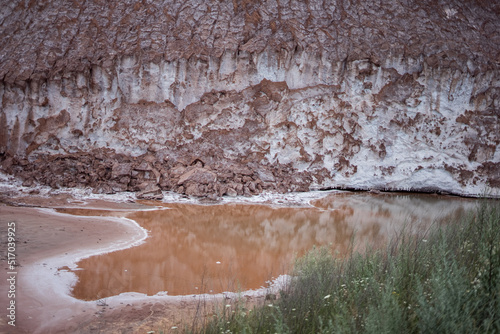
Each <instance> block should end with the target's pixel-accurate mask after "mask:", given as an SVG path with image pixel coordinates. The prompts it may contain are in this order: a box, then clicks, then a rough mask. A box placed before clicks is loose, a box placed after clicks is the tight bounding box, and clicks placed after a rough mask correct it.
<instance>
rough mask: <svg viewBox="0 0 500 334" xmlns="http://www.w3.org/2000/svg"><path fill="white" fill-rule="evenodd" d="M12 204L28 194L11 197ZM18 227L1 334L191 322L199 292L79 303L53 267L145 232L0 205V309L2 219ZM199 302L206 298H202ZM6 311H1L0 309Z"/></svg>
mask: <svg viewBox="0 0 500 334" xmlns="http://www.w3.org/2000/svg"><path fill="white" fill-rule="evenodd" d="M9 202H10V203H23V205H26V200H22V199H19V198H18V199H11V200H9ZM29 202H30V203H29V205H39V204H41V203H49V204H50V205H51V206H52V207H65V206H71V207H75V206H78V205H81V206H84V207H93V208H108V209H109V208H111V209H114V210H126V209H127V208H128V209H137V208H139V207H141V206H140V205H138V204H129V203H104V202H93V203H79V204H78V203H71V205H68V204H69V203H68V202H67V200H66V199H64V200H62V199H59V200H54V199H51V200H50V201H47V199H46V198H45V199H36V198H30V199H29ZM8 222H15V225H16V260H17V262H18V264H19V266H18V267H17V268H16V269H17V270H16V272H17V275H16V280H17V281H16V291H15V294H16V296H15V302H16V314H15V315H16V321H15V324H16V326H15V327H12V326H10V325H8V324H7V320H8V319H7V317H6V314H4V315H2V317H0V319H1V320H0V332H1V333H72V332H78V333H136V332H147V331H150V330H156V331H158V330H164V331H166V332H168V330H169V329H171V327H172V326H180V324H181V323H183V322H186V321H190V320H188V319H190V318H191V317H192V316H193V314H195V313H196V311H197V309H198V307H199V306H200V301H202V300H201V299H200V297H198V298H197V297H192V296H190V297H185V298H175V299H172V298H170V299H165V298H160V297H157V298H155V297H147V298H145V296H144V295H142V294H123V295H120V296H116V297H112V298H109V299H106V300H101V301H97V302H96V301H81V300H77V299H75V298H73V297H71V296H69V289H70V286H71V284H74V279H75V277H74V275H72V274H68V273H67V272H66V271H64V270H62V271H61V270H59V271H58V270H57V268H60V267H64V266H65V265H69V264H71V263H74V262H75V260H76V259H79V258H82V257H85V256H88V255H90V254H96V253H100V252H106V251H110V250H111V249H114V248H117V247H118V248H119V247H122V248H123V247H124V245H125V244H127V245H128V244H131V243H134V242H136V243H137V242H140V240H141V239H142V238H143V237H144V231H143V230H142V229H141V228H140V227H139V226H137V225H136V224H135V223H133V222H131V221H127V220H122V219H119V218H113V217H109V218H108V217H105V218H104V217H77V216H70V215H65V214H58V213H56V212H54V211H52V210H50V209H42V208H34V207H24V206H19V207H14V206H7V205H5V204H0V236H1V238H2V239H1V240H2V242H1V244H0V245H1V246H0V247H1V249H0V252H1V254H2V257H1V264H2V271H1V273H2V274H1V280H0V294H1V295H2V298H1V300H2V302H1V305H0V307H1V309H2V310H6V308H7V306H8V302H9V300H7V298H4V297H3V296H7V292H8V289H9V288H8V284H7V277H6V276H7V272H8V266H7V259H6V254H7V249H6V248H7V245H6V240H7V223H8ZM203 301H204V300H203ZM2 313H6V311H2Z"/></svg>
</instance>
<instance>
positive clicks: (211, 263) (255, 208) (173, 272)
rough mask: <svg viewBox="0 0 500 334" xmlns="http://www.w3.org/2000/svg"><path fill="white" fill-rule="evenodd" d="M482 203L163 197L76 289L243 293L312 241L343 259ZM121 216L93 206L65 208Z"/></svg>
mask: <svg viewBox="0 0 500 334" xmlns="http://www.w3.org/2000/svg"><path fill="white" fill-rule="evenodd" d="M477 202H478V201H477V200H471V199H463V198H456V197H443V196H436V195H415V194H412V195H410V194H379V195H374V194H369V193H334V194H330V195H328V196H326V197H324V198H322V199H319V200H315V201H312V202H311V205H312V206H310V207H301V208H296V207H295V208H290V207H271V206H265V205H246V204H224V205H207V206H206V205H192V204H165V206H166V208H164V209H161V210H153V211H139V212H132V213H129V214H127V215H126V216H127V217H128V218H130V219H133V220H135V221H137V222H138V223H139V224H140V225H141V226H143V227H144V228H145V229H147V230H149V231H150V237H149V238H148V239H147V240H146V242H145V243H144V244H142V245H139V246H137V247H133V248H129V249H125V250H121V251H116V252H113V253H108V254H104V255H99V256H93V257H90V258H87V259H84V260H82V261H80V262H79V263H78V266H79V268H81V269H82V270H76V271H75V274H76V275H77V276H78V283H77V284H76V285H75V286H74V288H73V295H74V296H75V297H76V298H79V299H84V300H97V299H100V298H105V297H108V296H113V295H117V294H120V293H123V292H140V293H145V294H148V295H154V294H156V293H158V292H162V291H167V292H168V294H169V295H187V294H199V293H219V292H223V291H245V290H248V289H256V288H259V287H261V286H266V281H269V280H272V279H273V278H276V277H278V276H279V275H281V274H285V273H287V272H288V270H289V269H290V267H291V264H292V263H293V260H294V259H295V258H296V257H297V256H300V255H302V254H304V252H306V251H307V250H309V249H311V248H312V247H313V246H321V245H330V246H331V247H332V249H333V250H334V251H335V252H336V253H337V254H338V256H342V255H343V254H345V253H346V252H347V251H348V250H349V249H350V246H351V245H352V240H354V244H355V245H356V249H358V250H361V249H364V248H366V247H384V245H386V243H387V240H388V239H389V238H390V237H392V236H394V235H395V233H396V232H398V231H401V229H403V227H404V228H405V229H406V230H410V231H412V232H425V230H426V229H427V228H428V226H429V225H430V224H431V223H432V222H437V221H441V220H445V221H449V222H453V221H456V219H457V217H459V216H460V215H462V214H463V213H464V211H465V210H468V209H472V208H474V207H475V205H477ZM63 211H64V212H66V213H72V214H80V215H81V214H84V215H104V214H105V215H113V213H111V212H106V211H101V212H97V211H95V210H71V209H66V210H63Z"/></svg>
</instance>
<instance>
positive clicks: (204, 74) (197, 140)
mask: <svg viewBox="0 0 500 334" xmlns="http://www.w3.org/2000/svg"><path fill="white" fill-rule="evenodd" d="M0 22H1V23H0V24H1V25H0V41H1V42H2V45H3V47H2V50H0V59H1V61H0V78H1V81H0V105H1V110H0V160H1V161H2V165H1V166H2V170H3V171H6V172H9V173H15V174H16V175H19V176H20V177H22V178H23V179H24V180H25V184H27V185H29V184H33V183H36V182H41V183H44V184H49V185H51V186H53V187H57V186H70V187H71V186H91V187H93V188H94V189H96V191H98V192H115V191H124V190H129V191H130V190H131V191H137V192H139V193H138V195H139V196H140V197H144V198H158V196H160V195H159V194H160V193H159V190H162V189H163V190H166V189H168V190H173V191H178V192H181V193H185V194H187V195H192V196H214V197H215V196H222V195H230V196H234V195H243V194H245V195H252V194H256V193H259V192H261V191H262V190H264V189H275V190H278V191H296V190H307V189H310V188H337V187H338V188H352V189H384V190H385V189H388V190H419V191H442V192H451V193H456V194H462V195H480V194H484V193H485V192H490V193H495V192H498V191H500V181H499V180H500V149H499V144H500V104H499V102H498V101H500V98H499V97H500V47H499V45H500V6H499V5H497V4H495V3H494V2H483V1H476V2H468V3H466V4H465V3H463V2H460V1H447V2H446V3H445V2H439V1H437V2H436V1H419V2H413V1H383V2H380V3H379V2H377V1H371V2H351V1H347V0H345V1H341V0H338V1H334V2H332V3H330V4H326V3H324V2H322V1H316V0H311V1H308V2H302V1H265V2H264V1H263V2H252V1H222V2H218V3H216V4H208V3H205V2H196V1H183V2H177V1H168V2H165V3H163V2H155V3H149V2H144V1H143V2H131V1H122V2H120V3H119V4H107V3H102V4H101V3H100V2H98V1H87V2H85V3H83V4H78V5H77V4H75V3H73V2H66V1H56V0H53V1H48V2H44V3H43V4H37V3H34V2H29V1H13V2H11V3H9V4H8V5H6V6H4V7H3V8H2V9H1V12H0Z"/></svg>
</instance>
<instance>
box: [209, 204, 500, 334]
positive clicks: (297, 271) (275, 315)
mask: <svg viewBox="0 0 500 334" xmlns="http://www.w3.org/2000/svg"><path fill="white" fill-rule="evenodd" d="M292 276H293V279H292V280H291V282H290V284H289V285H288V286H287V287H286V288H284V290H282V291H281V292H280V294H279V296H278V298H277V299H276V300H272V301H267V302H266V304H265V305H262V306H259V307H255V308H253V309H252V310H251V311H248V310H246V309H245V308H244V307H243V306H240V307H239V306H238V305H237V304H236V305H231V306H228V307H224V308H222V310H221V311H220V312H219V313H218V316H216V317H213V320H210V321H207V322H206V323H205V324H204V326H203V327H202V328H200V329H199V332H200V333H454V334H456V333H500V204H499V203H498V202H485V203H484V204H483V205H481V207H480V208H478V209H477V211H474V212H470V213H468V215H467V216H466V217H463V219H462V220H461V221H460V222H448V223H447V224H444V225H435V226H434V227H433V228H431V229H430V230H429V231H427V233H426V234H425V235H420V236H415V235H411V234H409V233H405V232H401V233H400V234H399V235H398V237H396V238H395V239H393V240H392V241H391V242H390V243H389V245H388V246H387V247H386V248H383V249H379V250H368V251H366V252H365V253H364V254H359V253H356V252H351V254H350V255H349V256H347V257H345V258H336V257H335V256H333V255H332V254H331V252H330V250H329V249H328V248H325V247H323V248H315V249H312V250H311V251H310V252H309V253H308V254H306V255H305V256H304V257H302V258H300V259H298V260H297V262H296V265H295V268H294V271H293V273H292Z"/></svg>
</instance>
